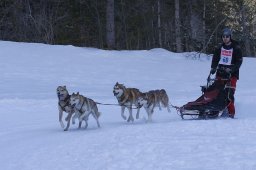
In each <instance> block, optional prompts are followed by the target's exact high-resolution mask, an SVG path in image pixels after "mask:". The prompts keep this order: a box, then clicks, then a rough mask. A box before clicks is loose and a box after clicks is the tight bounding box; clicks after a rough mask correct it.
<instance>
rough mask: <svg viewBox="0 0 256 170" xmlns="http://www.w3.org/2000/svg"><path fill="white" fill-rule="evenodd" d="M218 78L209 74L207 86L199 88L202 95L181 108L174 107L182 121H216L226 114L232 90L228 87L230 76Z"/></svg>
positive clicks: (224, 75) (225, 74)
mask: <svg viewBox="0 0 256 170" xmlns="http://www.w3.org/2000/svg"><path fill="white" fill-rule="evenodd" d="M219 72H223V76H221V78H220V77H218V78H211V74H209V76H208V78H207V85H206V86H201V91H202V95H201V96H200V97H199V98H197V99H196V100H195V101H192V102H188V103H187V104H185V105H183V106H182V107H176V109H177V111H178V112H179V115H180V116H181V118H182V119H216V118H218V117H220V116H223V115H224V114H227V107H228V105H229V103H230V101H231V98H232V96H231V95H233V94H232V93H233V90H232V88H233V87H231V86H230V74H227V73H224V71H223V70H219Z"/></svg>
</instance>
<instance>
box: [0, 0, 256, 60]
mask: <svg viewBox="0 0 256 170" xmlns="http://www.w3.org/2000/svg"><path fill="white" fill-rule="evenodd" d="M225 27H229V28H231V29H232V33H233V34H232V38H233V39H235V40H237V41H238V42H239V43H240V45H241V47H242V49H243V55H244V56H256V0H0V39H1V40H5V41H17V42H38V43H46V44H62V45H67V44H68V45H74V46H81V47H96V48H100V49H116V50H142V49H152V48H165V49H167V50H170V51H173V52H187V51H198V52H204V53H208V54H211V53H213V50H214V47H216V46H217V45H218V44H219V43H221V31H222V29H223V28H225Z"/></svg>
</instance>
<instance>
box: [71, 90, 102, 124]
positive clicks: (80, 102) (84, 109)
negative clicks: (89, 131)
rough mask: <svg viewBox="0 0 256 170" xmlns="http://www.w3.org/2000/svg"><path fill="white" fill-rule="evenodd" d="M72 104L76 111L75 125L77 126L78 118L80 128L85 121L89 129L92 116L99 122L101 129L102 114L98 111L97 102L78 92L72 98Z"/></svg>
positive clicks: (73, 119) (73, 120) (73, 118)
mask: <svg viewBox="0 0 256 170" xmlns="http://www.w3.org/2000/svg"><path fill="white" fill-rule="evenodd" d="M70 103H71V106H72V107H73V108H74V109H75V115H74V116H73V117H72V123H73V124H75V119H76V118H78V119H79V128H81V125H82V121H83V120H84V121H85V128H87V127H88V118H89V115H90V114H92V116H93V117H94V118H95V120H96V122H97V125H98V127H100V123H99V117H100V114H101V113H100V112H99V111H98V107H97V104H96V102H94V101H93V100H92V99H90V98H87V97H84V96H83V95H80V94H79V92H77V93H76V94H75V93H73V94H72V95H71V96H70Z"/></svg>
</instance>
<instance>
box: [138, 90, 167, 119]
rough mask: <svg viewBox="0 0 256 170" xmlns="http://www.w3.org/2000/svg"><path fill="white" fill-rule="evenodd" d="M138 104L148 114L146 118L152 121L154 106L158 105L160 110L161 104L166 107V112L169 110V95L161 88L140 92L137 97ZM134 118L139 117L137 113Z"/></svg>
mask: <svg viewBox="0 0 256 170" xmlns="http://www.w3.org/2000/svg"><path fill="white" fill-rule="evenodd" d="M138 104H139V105H140V106H143V107H144V108H145V110H146V112H147V114H148V120H147V121H150V122H151V121H152V114H153V112H154V108H155V107H159V110H161V105H162V106H163V107H165V108H167V110H168V112H170V111H171V110H170V108H169V97H168V95H167V93H166V91H165V90H164V89H161V90H151V91H149V92H146V93H142V95H141V97H139V99H138ZM136 118H137V119H138V118H139V114H138V115H136Z"/></svg>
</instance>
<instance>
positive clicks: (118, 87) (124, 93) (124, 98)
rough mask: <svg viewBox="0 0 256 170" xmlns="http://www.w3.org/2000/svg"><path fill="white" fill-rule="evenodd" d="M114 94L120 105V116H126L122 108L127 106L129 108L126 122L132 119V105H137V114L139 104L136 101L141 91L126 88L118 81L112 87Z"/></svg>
mask: <svg viewBox="0 0 256 170" xmlns="http://www.w3.org/2000/svg"><path fill="white" fill-rule="evenodd" d="M113 93H114V96H116V99H117V101H118V103H119V105H120V106H121V116H122V117H123V119H124V120H126V116H125V115H124V110H125V108H127V109H128V110H129V118H128V119H127V122H130V121H132V122H133V121H134V118H133V116H132V105H133V104H134V105H135V106H136V107H137V114H139V112H140V108H139V105H138V103H137V101H138V98H139V96H140V95H141V92H140V91H139V89H136V88H126V87H125V86H124V85H123V84H119V83H118V82H117V83H116V84H115V86H114V89H113Z"/></svg>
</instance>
